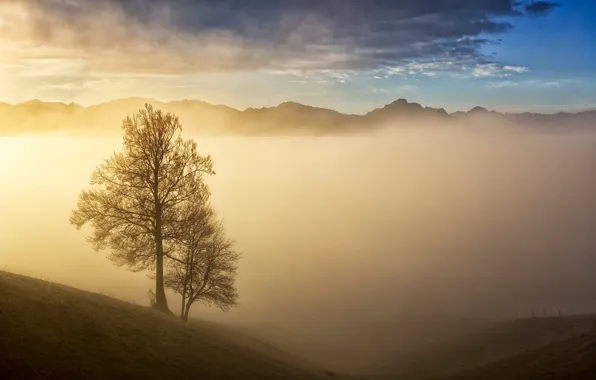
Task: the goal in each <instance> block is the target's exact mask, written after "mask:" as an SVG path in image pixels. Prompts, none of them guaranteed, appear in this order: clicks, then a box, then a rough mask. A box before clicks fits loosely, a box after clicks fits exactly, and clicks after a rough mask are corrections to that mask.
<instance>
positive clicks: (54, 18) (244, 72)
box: [0, 0, 596, 113]
mask: <svg viewBox="0 0 596 380" xmlns="http://www.w3.org/2000/svg"><path fill="white" fill-rule="evenodd" d="M594 19H596V3H595V2H592V1H588V0H558V1H556V2H554V1H553V2H551V1H529V0H452V1H414V0H403V1H400V0H395V1H389V0H278V1H275V0H218V1H214V0H172V1H165V0H164V1H160V0H130V1H125V0H79V1H77V0H0V101H3V102H8V103H17V102H23V101H28V100H32V99H41V100H44V101H59V102H77V103H80V104H84V105H89V104H96V103H100V102H105V101H109V100H112V99H116V98H125V97H150V98H154V99H157V100H163V101H171V100H181V99H199V100H204V101H207V102H210V103H214V104H227V105H229V106H232V107H236V108H239V109H244V108H247V107H263V106H274V105H277V104H279V103H281V102H284V101H297V102H301V103H304V104H309V105H314V106H320V107H326V108H333V109H336V110H339V111H342V112H348V113H364V112H367V111H369V110H371V109H374V108H376V107H379V106H382V105H383V104H387V103H390V102H392V101H393V100H395V99H398V98H407V99H408V100H410V101H416V102H419V103H422V104H424V105H426V106H432V107H443V108H445V109H447V110H448V111H451V112H452V111H456V110H467V109H469V108H472V107H473V106H476V105H480V106H484V107H487V108H490V109H494V110H498V111H507V112H518V111H537V112H545V113H550V112H558V111H560V110H568V111H574V110H583V109H592V108H594V107H595V104H596V63H595V62H596V45H594V42H593V41H594V39H595V38H596V23H594V22H593V20H594Z"/></svg>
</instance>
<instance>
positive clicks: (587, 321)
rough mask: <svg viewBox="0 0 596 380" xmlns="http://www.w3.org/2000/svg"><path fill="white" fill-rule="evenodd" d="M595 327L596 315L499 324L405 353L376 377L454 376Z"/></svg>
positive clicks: (414, 378) (417, 377) (381, 370)
mask: <svg viewBox="0 0 596 380" xmlns="http://www.w3.org/2000/svg"><path fill="white" fill-rule="evenodd" d="M593 326H594V317H593V316H568V317H562V318H556V317H555V318H533V319H519V320H512V321H507V322H495V323H492V324H488V325H486V326H483V327H480V328H477V329H475V330H474V331H472V332H468V333H465V334H463V335H461V336H459V337H457V338H451V339H449V340H446V341H439V342H435V343H433V344H429V345H426V346H423V347H421V348H419V349H417V350H412V351H410V352H405V353H402V354H401V355H399V356H398V357H396V358H395V360H394V361H393V363H392V364H391V365H390V366H387V367H385V368H379V369H377V371H378V372H377V373H376V376H374V374H373V376H374V377H376V378H379V379H408V380H416V379H423V378H429V377H439V376H450V375H454V374H457V373H459V372H461V371H463V370H466V369H471V368H476V367H480V366H485V365H488V364H490V363H495V362H498V361H500V360H504V359H506V358H509V357H512V356H515V355H518V354H520V353H522V352H525V351H528V350H532V349H536V348H539V347H542V346H544V345H547V344H549V343H553V342H557V341H562V340H565V339H568V338H570V337H574V336H578V335H580V334H582V333H586V332H588V331H591V330H592V329H593ZM595 359H596V358H595ZM478 378H479V379H480V378H482V377H478ZM595 379H596V377H595Z"/></svg>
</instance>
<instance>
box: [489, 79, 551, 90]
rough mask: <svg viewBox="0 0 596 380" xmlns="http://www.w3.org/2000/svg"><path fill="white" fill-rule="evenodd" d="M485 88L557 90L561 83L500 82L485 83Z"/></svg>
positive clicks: (536, 81)
mask: <svg viewBox="0 0 596 380" xmlns="http://www.w3.org/2000/svg"><path fill="white" fill-rule="evenodd" d="M485 87H486V88H493V89H500V88H520V87H544V88H559V87H561V83H560V82H559V81H539V80H525V81H511V80H506V81H500V82H490V83H487V84H486V86H485Z"/></svg>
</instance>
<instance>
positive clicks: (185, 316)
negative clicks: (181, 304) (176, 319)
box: [183, 301, 192, 322]
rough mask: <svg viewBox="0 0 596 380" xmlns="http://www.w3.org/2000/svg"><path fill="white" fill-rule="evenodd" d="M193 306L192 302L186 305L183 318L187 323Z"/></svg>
mask: <svg viewBox="0 0 596 380" xmlns="http://www.w3.org/2000/svg"><path fill="white" fill-rule="evenodd" d="M191 305H192V302H191V301H188V302H187V303H186V309H185V310H184V318H183V319H184V321H185V322H186V321H188V314H189V313H190V306H191Z"/></svg>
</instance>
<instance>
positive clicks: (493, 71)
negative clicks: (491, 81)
mask: <svg viewBox="0 0 596 380" xmlns="http://www.w3.org/2000/svg"><path fill="white" fill-rule="evenodd" d="M528 71H529V69H528V68H527V67H522V66H500V65H498V64H496V63H487V64H482V65H478V66H476V67H475V68H474V70H473V74H472V75H473V76H474V77H508V76H511V75H512V74H513V73H516V74H521V73H525V72H528Z"/></svg>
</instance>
